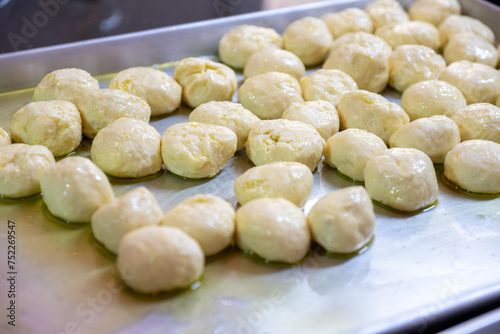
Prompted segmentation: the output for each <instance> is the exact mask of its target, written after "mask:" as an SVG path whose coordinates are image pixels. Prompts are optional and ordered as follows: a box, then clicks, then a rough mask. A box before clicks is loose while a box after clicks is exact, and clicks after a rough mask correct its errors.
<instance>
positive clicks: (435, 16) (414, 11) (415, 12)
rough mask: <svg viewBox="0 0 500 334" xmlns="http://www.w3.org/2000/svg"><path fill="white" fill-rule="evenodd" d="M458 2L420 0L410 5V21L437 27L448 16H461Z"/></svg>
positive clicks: (452, 0)
mask: <svg viewBox="0 0 500 334" xmlns="http://www.w3.org/2000/svg"><path fill="white" fill-rule="evenodd" d="M460 11H461V6H460V3H459V2H458V0H418V1H415V2H413V3H411V4H410V7H409V8H408V14H409V15H410V19H412V20H418V21H425V22H429V23H432V24H433V25H435V26H436V27H437V26H439V25H440V24H441V22H443V21H444V19H446V18H447V17H448V16H450V15H453V14H460Z"/></svg>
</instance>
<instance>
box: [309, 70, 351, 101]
mask: <svg viewBox="0 0 500 334" xmlns="http://www.w3.org/2000/svg"><path fill="white" fill-rule="evenodd" d="M300 86H301V88H302V94H303V96H304V99H305V100H306V101H316V100H323V101H328V102H330V103H331V104H332V105H334V106H336V105H337V104H338V103H339V101H340V98H341V97H342V95H344V94H345V93H347V92H349V91H351V90H356V89H358V85H357V84H356V82H355V81H354V79H353V78H351V76H350V75H349V74H346V73H345V72H343V71H340V70H332V69H320V70H317V71H314V72H313V73H311V74H309V75H308V76H305V77H303V78H302V80H300Z"/></svg>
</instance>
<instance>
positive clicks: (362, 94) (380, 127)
mask: <svg viewBox="0 0 500 334" xmlns="http://www.w3.org/2000/svg"><path fill="white" fill-rule="evenodd" d="M337 111H338V112H339V117H340V128H341V129H349V128H357V129H364V130H367V131H370V132H371V133H374V134H376V135H377V136H379V137H380V138H382V140H383V141H384V142H385V143H388V142H389V137H390V136H391V135H392V134H393V133H394V132H395V131H396V130H397V129H399V128H400V127H402V126H403V125H405V124H408V123H409V122H410V118H409V117H408V115H407V114H406V112H405V111H404V109H403V108H401V107H400V106H399V105H398V104H396V103H393V102H390V101H389V100H387V99H386V98H385V97H383V96H382V95H379V94H376V93H371V92H368V91H366V90H354V91H351V92H348V93H345V94H344V96H342V99H341V100H340V103H339V105H338V106H337Z"/></svg>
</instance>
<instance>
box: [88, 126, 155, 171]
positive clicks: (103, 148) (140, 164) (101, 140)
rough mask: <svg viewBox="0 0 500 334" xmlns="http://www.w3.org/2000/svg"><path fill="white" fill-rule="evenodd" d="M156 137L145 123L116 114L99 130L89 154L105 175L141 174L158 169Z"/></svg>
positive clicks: (152, 129) (153, 130)
mask: <svg viewBox="0 0 500 334" xmlns="http://www.w3.org/2000/svg"><path fill="white" fill-rule="evenodd" d="M160 141H161V137H160V134H159V133H158V131H156V129H155V128H153V127H152V126H151V125H149V124H148V123H146V122H143V121H140V120H137V119H133V118H120V119H117V120H116V121H114V122H113V123H111V124H109V125H108V126H106V127H105V128H104V129H102V130H101V131H99V133H98V134H97V136H95V138H94V140H93V141H92V147H91V148H90V154H91V157H92V161H93V162H94V163H95V164H96V165H97V166H98V167H99V168H100V169H101V170H102V171H103V172H104V173H106V174H108V175H112V176H116V177H142V176H146V175H151V174H155V173H157V172H158V171H160V169H161V166H162V160H161V152H160Z"/></svg>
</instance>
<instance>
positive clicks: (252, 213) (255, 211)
mask: <svg viewBox="0 0 500 334" xmlns="http://www.w3.org/2000/svg"><path fill="white" fill-rule="evenodd" d="M310 242H311V235H310V232H309V225H308V224H307V221H306V217H305V216H304V214H303V213H302V211H301V210H300V209H299V208H298V207H297V206H296V205H295V204H293V203H292V202H290V201H288V200H286V199H284V198H259V199H255V200H253V201H250V202H248V203H246V204H244V205H243V206H241V207H240V208H239V209H238V211H236V243H237V244H238V247H239V248H241V249H242V250H244V251H248V252H252V253H255V254H257V255H258V256H260V257H262V258H264V259H266V260H269V261H276V262H286V263H295V262H298V261H300V260H302V259H303V258H304V256H306V253H307V250H308V249H309V244H310Z"/></svg>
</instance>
